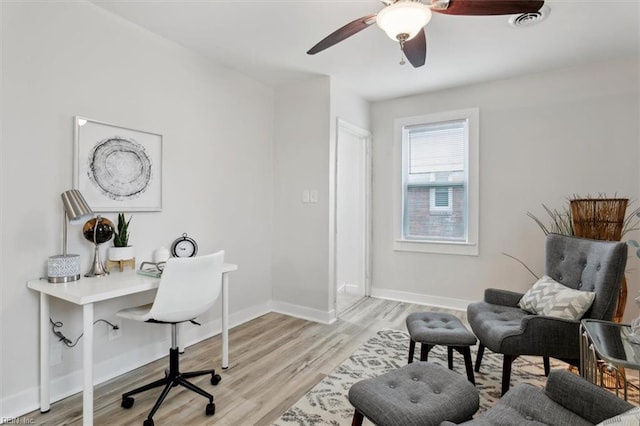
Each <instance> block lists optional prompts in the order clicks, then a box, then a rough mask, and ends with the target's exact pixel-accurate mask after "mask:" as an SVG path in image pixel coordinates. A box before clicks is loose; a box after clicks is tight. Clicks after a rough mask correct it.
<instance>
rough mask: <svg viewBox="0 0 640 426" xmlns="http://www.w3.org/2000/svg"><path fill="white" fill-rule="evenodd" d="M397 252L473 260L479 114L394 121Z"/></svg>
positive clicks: (454, 114)
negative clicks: (398, 163)
mask: <svg viewBox="0 0 640 426" xmlns="http://www.w3.org/2000/svg"><path fill="white" fill-rule="evenodd" d="M396 145H397V148H398V149H399V151H400V155H399V158H401V163H402V164H401V167H400V169H401V172H400V173H399V175H400V176H399V181H400V185H399V187H400V188H399V190H400V196H399V197H396V198H398V199H399V202H398V203H397V205H396V210H397V212H396V215H395V216H396V222H399V223H397V225H396V235H395V244H394V248H395V249H396V250H408V251H428V252H438V253H450V254H472V255H477V253H478V252H477V223H478V197H477V193H478V192H477V191H478V190H477V188H478V164H477V161H478V110H477V109H470V110H463V111H452V112H448V113H440V114H431V115H426V116H420V117H410V118H404V119H398V120H396Z"/></svg>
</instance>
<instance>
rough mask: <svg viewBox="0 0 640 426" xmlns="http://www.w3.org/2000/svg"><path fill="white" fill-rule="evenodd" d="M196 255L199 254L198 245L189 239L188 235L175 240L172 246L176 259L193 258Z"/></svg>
mask: <svg viewBox="0 0 640 426" xmlns="http://www.w3.org/2000/svg"><path fill="white" fill-rule="evenodd" d="M196 253H198V244H196V242H195V240H194V239H193V238H189V237H187V234H182V237H180V238H178V239H177V240H175V241H174V242H173V245H172V246H171V254H173V256H174V257H193V256H195V255H196Z"/></svg>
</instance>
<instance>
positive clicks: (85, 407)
mask: <svg viewBox="0 0 640 426" xmlns="http://www.w3.org/2000/svg"><path fill="white" fill-rule="evenodd" d="M82 323H83V326H82V331H83V332H84V336H83V343H82V368H83V370H84V371H83V373H84V385H83V388H82V424H83V426H92V425H93V303H87V304H86V305H83V306H82Z"/></svg>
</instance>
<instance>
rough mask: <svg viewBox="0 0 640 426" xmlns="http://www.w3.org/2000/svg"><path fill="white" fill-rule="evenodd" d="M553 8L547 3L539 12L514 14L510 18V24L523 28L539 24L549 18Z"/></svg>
mask: <svg viewBox="0 0 640 426" xmlns="http://www.w3.org/2000/svg"><path fill="white" fill-rule="evenodd" d="M550 12H551V9H549V6H547V5H546V4H545V5H544V6H542V7H541V8H540V10H539V11H537V12H530V13H523V14H521V15H513V16H511V17H510V18H509V24H510V25H511V26H512V27H516V28H522V27H531V26H533V25H537V24H539V23H540V22H542V21H544V20H545V19H547V16H549V13H550Z"/></svg>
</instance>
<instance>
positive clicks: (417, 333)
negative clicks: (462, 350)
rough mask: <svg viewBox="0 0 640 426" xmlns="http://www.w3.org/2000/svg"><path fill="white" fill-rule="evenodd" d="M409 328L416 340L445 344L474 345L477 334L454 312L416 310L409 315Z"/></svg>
mask: <svg viewBox="0 0 640 426" xmlns="http://www.w3.org/2000/svg"><path fill="white" fill-rule="evenodd" d="M407 330H409V334H410V335H411V340H413V341H414V342H420V343H428V344H432V345H443V346H473V345H475V344H476V341H477V339H476V336H474V335H473V333H471V332H470V331H469V330H467V328H466V327H465V326H464V324H462V321H460V320H459V319H458V317H456V316H455V315H453V314H448V313H444V312H415V313H413V314H410V315H409V316H408V317H407Z"/></svg>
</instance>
